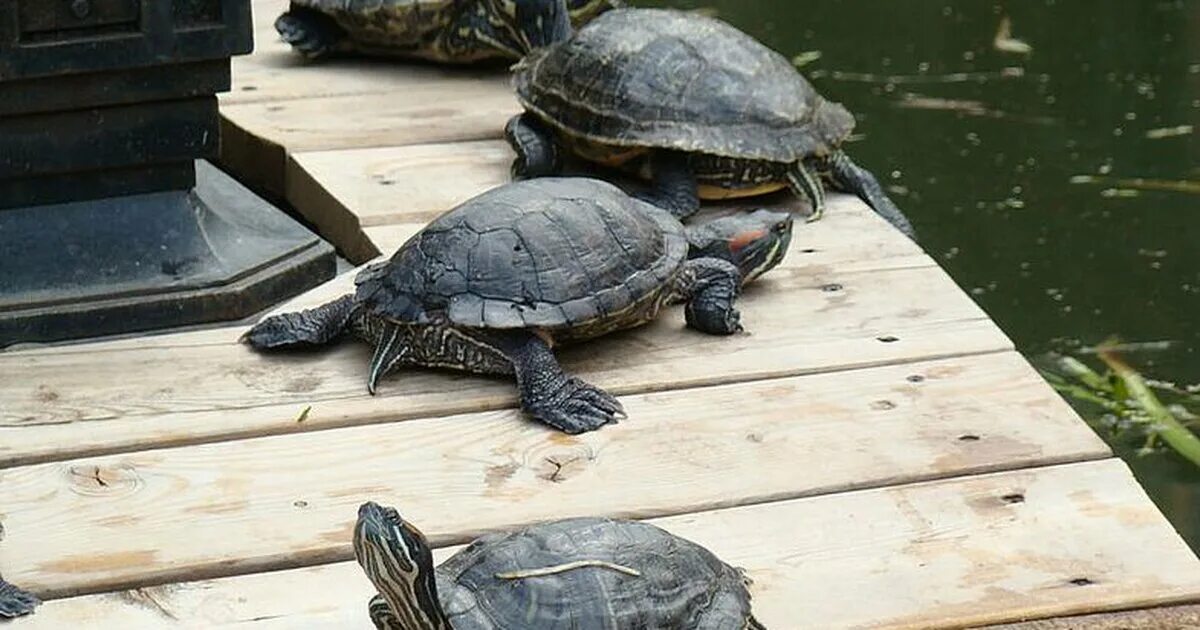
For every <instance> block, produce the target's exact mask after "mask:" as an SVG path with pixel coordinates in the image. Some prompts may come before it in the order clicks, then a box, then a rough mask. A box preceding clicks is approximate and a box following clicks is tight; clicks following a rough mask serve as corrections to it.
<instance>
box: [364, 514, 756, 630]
mask: <svg viewBox="0 0 1200 630" xmlns="http://www.w3.org/2000/svg"><path fill="white" fill-rule="evenodd" d="M354 556H355V557H356V558H357V559H358V563H359V564H360V565H361V566H362V568H363V570H364V571H365V572H366V573H367V577H369V578H370V579H371V582H372V583H373V584H374V585H375V588H376V589H377V590H378V592H379V594H378V595H376V596H375V597H374V598H372V599H371V602H370V604H369V610H370V614H371V620H372V621H374V622H375V627H376V628H379V629H380V630H449V629H450V628H453V629H454V630H530V629H532V628H538V629H542V628H547V629H548V628H572V629H574V630H618V629H626V628H647V629H649V628H654V629H656V630H762V629H763V626H762V625H761V624H759V623H758V622H757V621H756V620H755V619H754V617H753V616H752V615H751V612H750V591H749V589H748V588H747V584H748V580H747V579H746V577H745V576H744V575H743V574H742V572H741V571H740V570H738V569H736V568H734V567H731V566H729V565H728V564H725V563H724V562H722V561H721V560H720V559H719V558H717V557H716V556H715V555H713V554H712V552H710V551H708V550H707V549H705V548H703V547H701V546H700V545H697V544H696V543H693V542H691V541H689V540H685V539H683V538H680V537H678V536H675V535H673V534H670V533H668V532H666V531H664V530H662V529H660V528H658V527H655V526H653V525H650V524H648V523H639V522H636V521H619V520H610V519H606V518H572V519H566V520H560V521H554V522H549V523H542V524H539V525H534V526H532V527H528V528H525V529H523V530H521V531H517V532H512V533H505V534H491V535H487V536H484V537H482V538H480V539H478V540H476V541H475V542H473V543H471V544H470V545H469V546H467V547H466V548H465V549H463V550H462V551H459V552H458V553H456V554H454V555H453V556H451V557H450V558H449V559H448V560H446V561H445V562H443V563H442V564H441V566H438V567H436V568H434V566H433V554H432V553H431V552H430V550H429V545H428V544H426V542H425V537H424V536H423V535H422V534H421V532H420V530H418V529H417V528H416V527H414V526H413V525H412V524H411V523H408V522H407V521H405V520H404V519H403V518H401V517H400V515H399V514H398V513H397V512H396V510H394V509H390V508H384V507H380V506H379V505H377V504H375V503H365V504H363V506H362V507H361V508H359V510H358V523H357V524H356V525H355V527H354Z"/></svg>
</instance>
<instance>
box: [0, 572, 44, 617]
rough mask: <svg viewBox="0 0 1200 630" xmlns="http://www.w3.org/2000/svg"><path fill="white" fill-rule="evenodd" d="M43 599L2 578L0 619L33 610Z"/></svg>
mask: <svg viewBox="0 0 1200 630" xmlns="http://www.w3.org/2000/svg"><path fill="white" fill-rule="evenodd" d="M41 603H42V600H40V599H38V598H37V596H36V595H34V594H33V593H30V592H29V591H26V590H23V589H19V588H17V587H16V586H13V585H12V584H9V583H8V582H6V581H5V580H4V578H0V619H13V618H15V617H21V616H23V615H28V614H29V613H31V612H33V609H34V608H37V607H38V604H41Z"/></svg>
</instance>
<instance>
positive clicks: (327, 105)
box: [220, 0, 518, 201]
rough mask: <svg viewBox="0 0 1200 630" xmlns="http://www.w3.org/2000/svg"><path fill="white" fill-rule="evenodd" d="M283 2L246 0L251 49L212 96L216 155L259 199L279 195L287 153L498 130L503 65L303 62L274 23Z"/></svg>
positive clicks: (508, 111) (512, 103)
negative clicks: (217, 117)
mask: <svg viewBox="0 0 1200 630" xmlns="http://www.w3.org/2000/svg"><path fill="white" fill-rule="evenodd" d="M286 7H287V2H286V0H258V1H256V2H255V3H254V20H255V47H256V50H255V52H254V53H253V54H251V55H247V56H242V57H235V58H234V59H233V62H232V70H233V73H232V76H233V86H232V90H231V91H230V92H228V93H225V94H222V95H221V96H220V102H221V115H222V145H221V162H222V164H223V165H224V166H225V167H226V168H227V169H229V170H230V171H232V172H233V173H234V174H236V175H237V177H238V178H239V179H241V180H242V181H244V182H246V183H248V184H249V185H250V186H252V187H253V188H254V189H255V190H257V191H259V192H260V193H262V194H264V195H266V196H268V197H269V198H272V199H274V200H277V201H278V200H281V199H283V198H284V192H285V186H286V181H285V179H286V175H285V171H286V170H287V155H288V153H291V152H296V151H311V150H324V149H335V148H349V147H359V146H387V145H402V144H413V143H421V142H440V141H452V140H464V139H468V140H473V139H480V138H499V137H500V135H501V131H502V129H503V126H504V122H505V120H507V119H508V117H509V116H511V115H512V114H514V113H516V112H517V110H518V106H517V104H516V100H515V99H514V98H513V96H512V92H511V90H510V88H509V86H508V74H507V72H505V69H504V68H503V67H499V68H492V69H474V68H454V67H446V66H436V65H432V64H423V63H413V62H406V61H403V60H370V59H361V58H348V59H329V60H322V61H320V62H306V61H304V60H303V59H302V58H301V57H300V56H299V55H297V54H295V53H294V52H292V51H291V50H290V47H289V46H287V45H286V44H284V43H283V42H281V41H280V40H279V36H278V34H277V33H276V32H275V29H274V26H273V23H274V20H275V18H276V17H277V16H278V15H279V14H280V13H282V12H283V11H284V10H285V9H286Z"/></svg>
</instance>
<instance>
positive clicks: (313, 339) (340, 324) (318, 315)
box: [241, 295, 354, 349]
mask: <svg viewBox="0 0 1200 630" xmlns="http://www.w3.org/2000/svg"><path fill="white" fill-rule="evenodd" d="M353 315H354V297H353V296H350V295H345V296H342V297H340V298H338V299H336V300H334V301H332V302H330V303H328V304H323V305H321V306H318V307H316V308H312V309H308V310H305V311H300V312H298V313H283V314H280V315H272V316H270V317H268V318H266V319H264V320H262V321H261V322H259V323H257V324H255V325H254V327H253V328H251V329H250V330H248V331H246V334H244V335H242V338H241V341H242V343H247V344H249V345H251V346H253V347H255V348H259V349H265V348H281V347H287V346H302V345H309V346H317V345H321V344H325V343H328V342H330V341H333V340H334V339H335V338H337V337H338V336H339V335H341V334H342V333H343V332H345V331H346V328H347V326H348V325H349V323H350V319H351V317H352V316H353Z"/></svg>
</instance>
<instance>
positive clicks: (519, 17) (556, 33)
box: [484, 0, 571, 57]
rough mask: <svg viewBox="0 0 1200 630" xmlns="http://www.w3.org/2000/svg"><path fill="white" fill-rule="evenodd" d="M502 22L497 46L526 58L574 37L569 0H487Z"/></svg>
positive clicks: (496, 30)
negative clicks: (533, 52)
mask: <svg viewBox="0 0 1200 630" xmlns="http://www.w3.org/2000/svg"><path fill="white" fill-rule="evenodd" d="M484 3H485V4H486V5H487V7H488V10H489V11H490V12H491V14H492V16H493V17H494V19H495V20H496V21H497V22H498V24H497V28H496V29H495V37H496V39H497V41H496V42H494V45H496V46H497V47H500V48H502V49H505V50H507V51H509V52H510V53H515V54H516V56H517V57H523V56H525V54H526V53H528V52H530V51H532V50H536V49H538V48H543V47H545V46H549V45H550V44H553V43H555V42H560V41H562V40H564V39H567V38H568V37H570V36H571V15H570V13H569V11H568V10H567V3H566V0H484Z"/></svg>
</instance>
